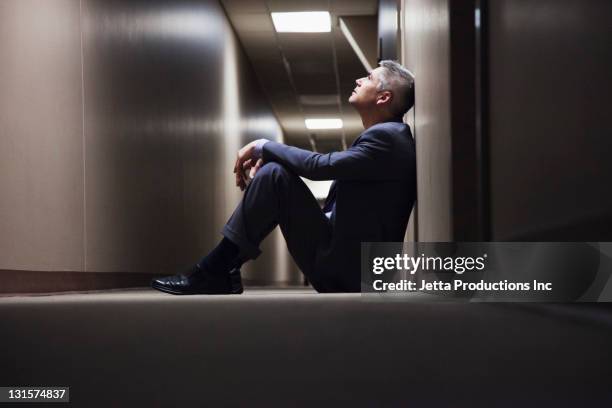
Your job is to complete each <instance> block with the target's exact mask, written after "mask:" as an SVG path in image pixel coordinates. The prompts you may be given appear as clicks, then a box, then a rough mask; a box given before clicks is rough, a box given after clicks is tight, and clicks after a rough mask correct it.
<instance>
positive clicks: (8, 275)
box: [0, 270, 159, 294]
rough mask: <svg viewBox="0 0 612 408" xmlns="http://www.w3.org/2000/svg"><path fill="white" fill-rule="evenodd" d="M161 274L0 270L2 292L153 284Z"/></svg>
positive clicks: (114, 287) (102, 288)
mask: <svg viewBox="0 0 612 408" xmlns="http://www.w3.org/2000/svg"><path fill="white" fill-rule="evenodd" d="M156 276H159V274H150V273H134V272H74V271H72V272H67V271H18V270H0V279H1V280H2V284H1V285H0V293H2V294H14V293H51V292H53V293H54V292H72V291H85V290H105V289H121V288H132V287H143V286H149V285H150V282H151V279H152V278H153V277H156Z"/></svg>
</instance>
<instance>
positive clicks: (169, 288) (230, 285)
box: [151, 265, 244, 295]
mask: <svg viewBox="0 0 612 408" xmlns="http://www.w3.org/2000/svg"><path fill="white" fill-rule="evenodd" d="M151 287H152V288H153V289H157V290H161V291H162V292H166V293H172V294H173V295H238V294H240V293H242V292H243V291H244V289H243V287H242V280H241V278H240V269H238V268H234V269H232V270H231V271H230V272H229V274H219V275H216V274H213V273H210V272H205V271H203V270H201V269H200V268H198V266H197V265H195V266H193V267H192V268H191V269H190V270H189V271H188V272H187V273H186V274H179V275H172V276H166V277H163V278H157V279H153V280H152V281H151Z"/></svg>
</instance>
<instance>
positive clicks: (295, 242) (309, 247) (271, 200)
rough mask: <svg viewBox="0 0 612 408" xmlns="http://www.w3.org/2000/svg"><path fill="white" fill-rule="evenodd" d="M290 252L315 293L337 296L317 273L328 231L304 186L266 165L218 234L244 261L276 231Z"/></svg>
mask: <svg viewBox="0 0 612 408" xmlns="http://www.w3.org/2000/svg"><path fill="white" fill-rule="evenodd" d="M277 225H279V226H280V229H281V232H282V234H283V236H284V238H285V241H286V242H287V248H288V249H289V253H290V254H291V256H292V257H293V259H294V260H295V262H296V264H297V265H298V267H299V268H300V270H301V271H302V273H304V275H305V276H306V277H307V278H308V280H309V281H310V283H311V284H312V286H313V287H314V288H315V289H316V290H317V291H318V292H332V291H335V288H334V285H333V284H332V282H331V280H330V279H329V278H330V277H329V276H325V275H324V274H322V273H320V272H318V270H317V254H318V253H320V252H321V251H325V250H326V248H327V247H328V245H329V243H330V241H331V237H332V226H331V223H330V221H329V219H328V218H327V217H326V216H325V214H324V213H323V211H322V210H321V208H320V207H319V204H318V203H317V200H316V199H315V198H314V196H313V195H312V193H311V192H310V190H309V189H308V187H306V184H304V182H303V181H302V179H300V177H298V176H297V175H296V174H295V173H292V172H291V171H289V170H287V168H286V167H284V166H283V165H281V164H278V163H276V162H269V163H266V164H264V165H263V166H262V167H261V168H260V169H259V171H258V172H257V174H256V175H255V177H254V178H253V179H252V180H251V183H250V184H249V185H248V187H247V188H246V190H245V192H244V196H243V198H242V200H241V201H240V204H239V205H238V207H237V208H236V210H235V211H234V213H233V214H232V216H231V217H230V219H229V220H228V222H227V223H226V224H225V226H224V227H223V230H222V234H223V235H224V236H225V237H226V238H227V239H229V240H230V241H232V242H233V243H234V244H236V245H237V246H238V247H239V248H240V256H241V257H242V258H243V259H255V258H257V257H258V256H259V254H260V253H261V250H260V249H259V245H260V243H261V241H263V239H264V238H265V237H266V236H267V235H268V234H269V233H270V232H272V230H273V229H274V228H275V227H276V226H277Z"/></svg>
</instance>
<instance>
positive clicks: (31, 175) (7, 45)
mask: <svg viewBox="0 0 612 408" xmlns="http://www.w3.org/2000/svg"><path fill="white" fill-rule="evenodd" d="M80 41H81V39H80V21H79V2H78V1H74V0H54V1H47V0H3V1H1V2H0V269H27V270H42V271H45V270H51V271H53V270H68V271H78V270H82V269H83V208H84V207H83V159H82V150H83V127H82V120H83V115H82V112H83V111H82V100H81V95H82V86H81V83H82V81H81V47H80Z"/></svg>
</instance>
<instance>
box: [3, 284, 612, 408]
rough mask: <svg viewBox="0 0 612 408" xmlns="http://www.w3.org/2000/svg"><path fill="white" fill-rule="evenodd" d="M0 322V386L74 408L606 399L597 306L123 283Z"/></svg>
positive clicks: (605, 313) (13, 313)
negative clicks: (179, 290) (176, 291)
mask: <svg viewBox="0 0 612 408" xmlns="http://www.w3.org/2000/svg"><path fill="white" fill-rule="evenodd" d="M0 333H1V334H2V340H1V342H0V367H1V368H0V386H18V385H19V386H25V385H31V386H52V385H54V386H69V387H70V399H71V406H79V407H80V406H83V407H110V406H113V407H118V406H125V407H134V406H147V407H153V406H160V407H161V406H164V407H166V406H167V407H181V406H213V407H214V406H235V407H244V406H247V407H249V406H256V407H259V406H262V407H263V406H265V407H270V406H292V407H294V406H334V407H338V406H368V407H372V406H393V407H395V406H452V407H456V406H486V407H492V406H507V407H516V406H554V407H559V406H610V404H612V388H611V387H610V384H612V352H611V350H612V348H611V346H612V310H611V309H610V308H609V307H608V306H607V305H554V304H541V305H538V304H503V303H482V304H468V303H455V302H445V303H434V302H431V301H429V302H428V301H426V300H424V299H422V298H420V299H419V298H410V299H407V298H401V299H393V300H390V299H383V298H380V297H363V296H361V295H359V294H329V295H321V294H316V293H314V292H312V291H310V290H308V289H304V288H287V289H264V288H260V289H257V288H253V289H248V290H247V291H246V293H245V294H243V295H241V296H172V295H167V294H164V293H160V292H156V291H153V290H150V289H134V290H117V291H105V292H89V293H72V294H55V295H47V296H42V295H37V296H11V297H2V298H0ZM36 406H40V405H36ZM56 406H57V405H56Z"/></svg>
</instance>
